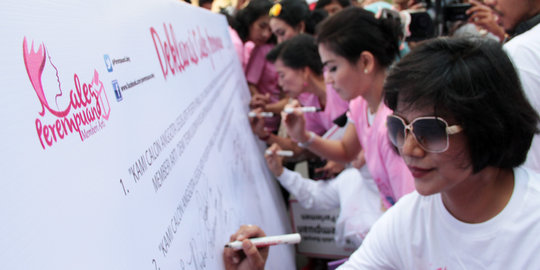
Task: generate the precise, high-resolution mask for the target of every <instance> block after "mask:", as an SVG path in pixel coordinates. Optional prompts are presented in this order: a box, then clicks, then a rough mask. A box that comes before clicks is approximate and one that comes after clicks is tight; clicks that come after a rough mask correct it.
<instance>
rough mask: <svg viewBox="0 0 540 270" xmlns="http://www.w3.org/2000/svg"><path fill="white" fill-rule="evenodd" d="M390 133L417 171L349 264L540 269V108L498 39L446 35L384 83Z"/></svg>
mask: <svg viewBox="0 0 540 270" xmlns="http://www.w3.org/2000/svg"><path fill="white" fill-rule="evenodd" d="M384 88H385V103H386V104H387V106H388V107H389V108H391V109H393V110H394V113H393V114H392V115H390V116H388V120H387V125H388V136H389V138H390V140H391V141H392V143H393V144H394V145H395V146H396V148H397V149H398V150H399V153H400V154H401V156H402V157H403V159H404V160H405V163H406V164H407V166H408V167H409V169H410V170H411V172H412V174H413V176H414V178H415V187H416V190H417V192H414V193H412V194H409V195H407V196H405V197H403V198H402V199H401V200H400V201H399V202H398V203H397V204H396V205H395V206H394V207H392V208H391V209H389V210H388V211H387V212H386V213H385V215H384V216H383V217H381V218H380V219H379V220H378V221H377V222H376V223H375V225H373V227H372V229H371V231H370V233H369V234H368V236H367V238H366V239H365V241H364V243H363V244H362V246H361V247H360V249H359V250H358V251H356V252H355V253H354V254H353V256H352V257H351V259H350V260H349V262H348V263H347V264H346V265H344V266H343V269H540V257H539V256H538V254H537V253H538V250H540V240H539V239H538V237H537V236H538V235H540V211H538V209H539V208H540V175H539V174H536V173H534V172H533V171H531V170H529V169H526V168H523V167H518V166H520V165H521V164H522V163H523V162H524V161H525V158H526V156H527V152H528V150H529V147H530V145H531V141H532V137H533V135H534V134H535V133H536V132H537V131H538V130H537V124H538V121H539V118H538V115H537V114H536V113H535V111H534V109H533V108H532V106H531V105H530V104H529V103H528V101H527V99H526V98H525V96H524V93H523V91H522V89H521V84H520V82H519V79H518V76H517V74H516V72H515V70H514V68H513V66H512V63H511V62H510V60H509V58H508V57H507V56H506V54H505V53H504V52H503V50H502V49H501V46H500V45H499V44H498V43H497V42H495V41H489V40H467V39H438V40H434V41H432V42H429V43H426V44H423V45H421V46H420V47H418V48H417V49H416V50H415V51H414V52H412V53H411V54H410V55H408V56H406V57H405V58H403V59H402V60H401V61H400V62H399V63H398V64H397V65H396V66H395V67H394V68H393V69H392V71H391V72H390V74H389V76H388V78H387V80H386V83H385V86H384Z"/></svg>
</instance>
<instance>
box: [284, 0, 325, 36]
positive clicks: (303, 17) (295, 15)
mask: <svg viewBox="0 0 540 270" xmlns="http://www.w3.org/2000/svg"><path fill="white" fill-rule="evenodd" d="M278 4H280V5H281V10H280V12H279V14H278V15H277V16H274V17H275V18H278V19H281V20H283V21H284V22H285V23H286V24H288V25H290V26H291V27H293V28H296V27H297V26H298V25H299V24H300V23H301V22H304V25H305V29H304V31H305V32H306V33H308V34H314V33H315V27H316V25H317V24H318V23H319V22H321V21H322V20H323V19H324V18H326V17H327V16H328V13H326V12H324V13H323V12H320V11H317V12H311V11H310V10H309V6H308V4H307V3H306V1H304V0H283V1H281V2H279V3H278Z"/></svg>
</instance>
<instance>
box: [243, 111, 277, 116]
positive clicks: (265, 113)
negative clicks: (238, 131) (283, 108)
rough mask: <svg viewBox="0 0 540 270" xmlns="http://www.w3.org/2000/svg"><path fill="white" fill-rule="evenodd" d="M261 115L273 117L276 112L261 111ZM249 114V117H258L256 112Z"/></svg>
mask: <svg viewBox="0 0 540 270" xmlns="http://www.w3.org/2000/svg"><path fill="white" fill-rule="evenodd" d="M259 115H260V116H261V117H272V116H274V114H273V113H272V112H260V113H259ZM248 116H249V117H256V116H257V114H256V113H255V112H249V113H248Z"/></svg>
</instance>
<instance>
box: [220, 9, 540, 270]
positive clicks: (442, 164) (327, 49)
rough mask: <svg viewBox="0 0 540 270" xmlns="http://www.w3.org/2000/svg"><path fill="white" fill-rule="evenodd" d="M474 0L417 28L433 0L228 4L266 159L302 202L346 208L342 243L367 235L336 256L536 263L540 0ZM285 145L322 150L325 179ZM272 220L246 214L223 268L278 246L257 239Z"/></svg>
mask: <svg viewBox="0 0 540 270" xmlns="http://www.w3.org/2000/svg"><path fill="white" fill-rule="evenodd" d="M446 2H451V1H446ZM463 2H467V3H468V4H470V7H469V8H468V9H467V10H466V11H465V15H466V19H465V20H462V21H460V22H459V23H455V25H457V26H459V29H458V28H457V26H456V27H455V28H454V29H453V30H452V31H450V32H449V33H448V34H447V35H446V36H439V37H433V38H429V39H426V40H423V41H416V40H415V41H414V42H407V41H410V40H408V36H409V35H410V29H409V28H408V27H409V24H408V23H409V21H408V19H410V18H411V17H410V14H411V12H416V11H419V10H423V9H425V8H426V7H427V6H429V5H430V4H432V3H431V2H430V1H415V0H408V1H401V0H400V1H398V0H395V1H394V2H391V1H387V2H377V1H370V0H367V1H362V2H361V3H357V2H354V3H352V2H349V1H347V0H328V1H327V0H320V1H318V2H316V3H313V4H312V5H309V4H308V3H306V2H305V1H304V0H282V1H279V2H272V1H269V0H251V1H249V2H246V3H244V4H243V5H241V6H239V7H238V8H237V9H236V10H235V11H234V12H233V13H230V14H227V16H228V19H229V24H230V28H229V30H230V34H231V38H232V40H233V43H234V45H235V48H236V51H237V53H238V57H239V59H240V62H241V63H242V66H243V68H244V72H245V75H246V80H247V82H248V85H249V90H250V93H251V96H252V100H251V102H250V105H249V106H250V108H251V117H250V118H249V119H250V120H249V121H250V124H251V127H252V131H253V133H254V134H255V135H256V136H257V137H258V138H259V139H260V140H261V141H264V142H266V144H267V145H268V149H267V151H266V152H265V154H264V155H265V158H266V161H267V165H268V167H269V169H270V171H271V172H272V173H273V174H274V175H275V177H276V179H277V180H278V181H279V183H280V184H281V185H282V186H283V187H284V188H285V189H287V190H288V191H289V192H290V193H291V194H293V195H294V196H295V197H296V199H297V200H298V201H299V202H300V204H301V205H303V206H304V207H306V208H314V209H331V208H335V207H339V208H340V213H339V217H338V220H337V222H336V235H335V239H336V243H337V244H338V245H344V243H345V242H347V243H351V242H352V243H354V244H355V247H356V248H357V250H356V251H355V252H354V253H353V254H352V255H351V256H350V258H349V259H348V261H347V262H345V263H344V264H343V265H342V266H341V268H340V269H539V268H540V259H538V257H537V256H536V254H535V253H536V251H537V250H540V241H539V240H536V238H535V237H534V236H535V235H537V234H538V233H540V212H536V209H537V208H538V207H540V135H539V132H540V129H539V127H540V118H539V111H540V69H539V67H540V25H539V22H540V0H484V1H482V0H464V1H463ZM409 47H410V48H411V49H410V50H409ZM302 107H314V108H316V111H317V112H306V111H303V110H302ZM344 115H346V119H347V121H346V123H345V124H344V127H342V129H343V132H342V134H341V135H340V136H330V135H329V134H328V133H329V131H330V130H332V128H334V127H335V126H336V121H334V120H335V119H338V118H340V117H341V118H343V117H344ZM280 150H290V151H292V152H293V156H294V157H293V158H285V159H287V160H288V161H291V160H294V161H299V160H302V159H303V158H309V157H312V156H316V157H318V158H320V159H322V160H325V161H326V166H324V167H323V168H319V170H322V171H324V172H325V173H326V174H325V176H326V177H325V178H327V179H326V180H319V181H317V180H314V179H307V178H304V177H302V176H301V175H300V174H299V173H297V172H295V171H294V170H292V169H288V168H286V167H284V164H285V162H286V161H287V160H284V158H283V157H282V156H280V155H279V154H278V153H280ZM264 235H265V233H264V230H263V229H262V228H260V227H258V226H255V225H244V226H242V227H240V228H239V229H238V231H237V232H235V233H234V234H233V235H231V237H230V239H231V241H235V240H238V241H242V242H243V246H242V247H243V248H242V250H239V251H237V250H233V249H231V248H225V249H224V251H223V257H224V264H225V266H226V268H227V269H264V264H265V260H266V258H267V256H268V252H269V249H270V248H269V247H262V248H257V247H255V246H254V245H253V244H252V243H251V242H250V240H249V238H253V237H260V236H264ZM529 235H530V236H531V237H528V236H529Z"/></svg>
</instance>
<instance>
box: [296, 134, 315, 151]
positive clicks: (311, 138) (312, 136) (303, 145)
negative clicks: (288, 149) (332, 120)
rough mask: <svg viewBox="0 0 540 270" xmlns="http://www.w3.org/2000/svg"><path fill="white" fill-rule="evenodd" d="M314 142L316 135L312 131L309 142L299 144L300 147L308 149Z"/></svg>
mask: <svg viewBox="0 0 540 270" xmlns="http://www.w3.org/2000/svg"><path fill="white" fill-rule="evenodd" d="M314 140H315V133H313V132H312V131H310V132H309V139H308V140H307V141H305V142H298V146H300V147H302V148H308V147H309V146H310V145H311V144H312V143H313V141H314Z"/></svg>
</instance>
